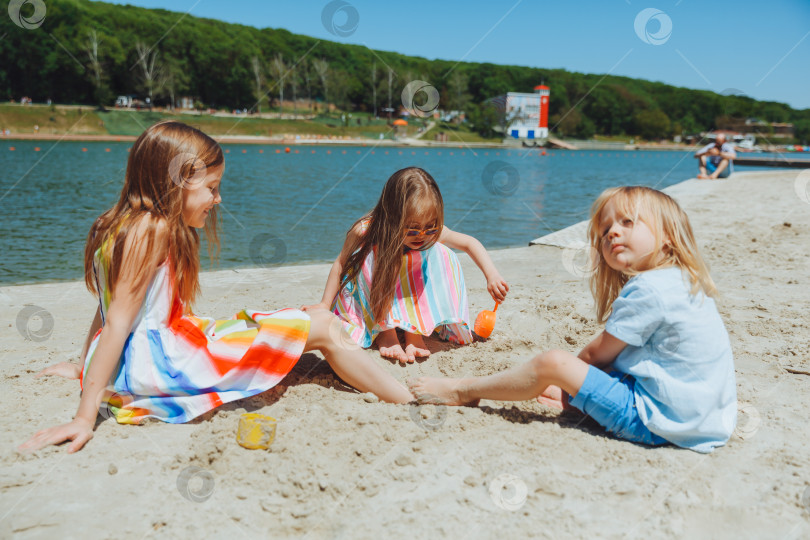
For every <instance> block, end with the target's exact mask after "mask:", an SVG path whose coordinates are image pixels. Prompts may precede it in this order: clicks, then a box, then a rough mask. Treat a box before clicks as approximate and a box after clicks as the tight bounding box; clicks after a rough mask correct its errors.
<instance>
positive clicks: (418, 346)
mask: <svg viewBox="0 0 810 540" xmlns="http://www.w3.org/2000/svg"><path fill="white" fill-rule="evenodd" d="M405 356H407V357H408V362H409V363H413V361H414V360H416V359H417V358H427V357H428V356H430V351H429V350H428V348H427V346H426V345H425V340H424V339H422V336H421V335H420V334H413V333H411V332H405Z"/></svg>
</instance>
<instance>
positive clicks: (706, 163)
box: [695, 133, 737, 180]
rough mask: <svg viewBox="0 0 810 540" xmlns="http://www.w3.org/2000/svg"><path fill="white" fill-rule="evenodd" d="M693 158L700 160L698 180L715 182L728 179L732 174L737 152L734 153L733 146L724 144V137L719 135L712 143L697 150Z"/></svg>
mask: <svg viewBox="0 0 810 540" xmlns="http://www.w3.org/2000/svg"><path fill="white" fill-rule="evenodd" d="M695 157H696V158H698V159H699V160H700V174H698V178H700V179H708V180H717V179H718V178H728V177H729V176H730V175H731V173H733V172H734V165H733V161H734V159H735V158H736V157H737V152H736V151H734V145H732V144H729V143H727V142H726V136H725V135H723V134H722V133H720V134H718V135H717V138H715V140H714V142H713V143H709V144H707V145H706V146H704V147H703V148H701V149H700V150H698V151H697V153H696V154H695Z"/></svg>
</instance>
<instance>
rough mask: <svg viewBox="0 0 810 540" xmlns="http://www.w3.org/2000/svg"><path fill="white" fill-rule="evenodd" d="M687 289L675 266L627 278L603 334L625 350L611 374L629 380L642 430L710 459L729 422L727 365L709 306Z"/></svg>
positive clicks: (721, 330) (732, 405)
mask: <svg viewBox="0 0 810 540" xmlns="http://www.w3.org/2000/svg"><path fill="white" fill-rule="evenodd" d="M690 289H691V285H690V283H689V281H688V279H687V277H686V274H682V273H681V270H680V268H677V267H670V268H662V269H658V270H649V271H647V272H643V273H641V274H639V275H637V276H634V277H633V278H631V279H630V280H629V281H628V282H627V283H626V284H625V286H624V287H623V288H622V290H621V292H620V293H619V297H618V298H617V299H616V300H615V301H614V302H613V311H612V313H611V315H610V317H609V318H608V321H607V324H606V325H605V330H606V331H607V332H608V333H609V334H611V335H612V336H614V337H616V338H618V339H620V340H622V341H624V342H625V343H627V347H625V349H624V350H623V351H622V352H621V353H620V354H619V356H618V357H616V360H615V362H614V365H613V368H614V369H616V370H618V371H621V372H622V373H628V374H630V375H632V376H633V377H634V378H635V379H636V386H635V399H636V407H637V410H638V414H639V417H640V418H641V420H642V422H644V424H645V425H646V426H647V428H648V429H649V430H650V431H651V432H653V433H655V434H656V435H660V436H661V437H663V438H665V439H666V440H668V441H670V442H672V443H674V444H676V445H678V446H681V447H683V448H689V449H691V450H695V451H697V452H711V451H712V450H713V449H714V448H715V447H717V446H723V445H724V444H725V443H726V441H728V439H729V437H730V436H731V433H732V432H733V431H734V426H735V425H736V421H737V387H736V383H735V378H734V359H733V357H732V354H731V344H730V343H729V338H728V332H727V331H726V327H725V325H724V324H723V321H722V320H721V319H720V314H719V313H718V312H717V307H716V305H715V303H714V300H713V299H712V298H709V297H707V296H705V295H703V294H702V293H698V294H697V295H694V296H693V295H691V294H690Z"/></svg>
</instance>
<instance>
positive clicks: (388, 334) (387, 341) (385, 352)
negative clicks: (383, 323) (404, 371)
mask: <svg viewBox="0 0 810 540" xmlns="http://www.w3.org/2000/svg"><path fill="white" fill-rule="evenodd" d="M375 341H376V342H377V347H379V349H380V354H381V355H382V356H384V357H385V358H393V359H394V360H399V361H400V363H402V364H404V363H405V362H407V361H408V355H407V354H405V351H404V350H403V349H402V345H400V344H399V337H397V331H396V329H395V328H390V329H388V330H384V331H382V332H380V333H379V334H377V339H375ZM411 362H413V360H411Z"/></svg>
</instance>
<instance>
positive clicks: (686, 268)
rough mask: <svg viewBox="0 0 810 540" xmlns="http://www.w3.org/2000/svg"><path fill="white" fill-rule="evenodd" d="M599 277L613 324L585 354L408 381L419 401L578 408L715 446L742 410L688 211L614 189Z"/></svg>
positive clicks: (602, 216) (624, 430) (642, 192)
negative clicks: (477, 374) (458, 376)
mask: <svg viewBox="0 0 810 540" xmlns="http://www.w3.org/2000/svg"><path fill="white" fill-rule="evenodd" d="M588 234H589V237H590V243H591V246H592V247H593V248H594V250H595V251H596V252H598V253H599V256H598V261H595V271H594V273H593V274H592V276H591V290H592V292H593V295H594V299H595V300H596V312H597V317H598V319H599V320H600V322H605V321H606V325H605V330H604V331H603V332H602V333H601V334H599V335H598V336H597V337H596V338H595V339H594V340H593V341H591V343H589V344H588V345H587V346H586V347H585V348H584V349H583V350H582V351H581V352H580V353H579V355H577V356H574V355H573V354H571V353H568V352H565V351H549V352H546V353H543V354H540V355H539V356H537V357H535V358H534V359H532V360H531V361H530V362H528V363H526V364H524V365H522V366H518V367H515V368H512V369H509V370H507V371H504V372H502V373H498V374H495V375H490V376H487V377H470V378H462V379H432V378H420V379H416V380H413V381H410V383H409V386H410V388H411V392H412V393H413V394H414V395H415V396H417V398H419V400H420V401H422V402H430V403H443V404H446V405H469V404H476V403H477V401H478V400H480V399H491V400H498V401H520V400H527V399H532V398H535V397H538V396H539V400H540V401H542V402H546V403H549V402H554V401H555V400H556V402H557V405H559V406H563V405H565V404H566V402H567V401H568V396H569V395H570V396H571V397H570V406H573V407H575V408H577V409H580V410H581V411H583V412H585V413H586V414H588V415H590V416H591V417H593V418H594V419H595V420H596V421H597V422H599V423H600V424H601V425H602V426H604V427H605V428H606V429H607V430H608V431H609V432H611V433H613V434H614V435H616V436H617V437H620V438H623V439H627V440H630V441H635V442H639V443H643V444H648V445H661V444H666V443H668V442H669V443H673V444H676V445H678V446H680V447H683V448H689V449H691V450H695V451H697V452H711V451H712V450H713V449H714V448H715V447H718V446H722V445H724V444H725V443H726V441H728V439H729V437H730V436H731V433H732V432H733V431H734V426H735V423H736V416H737V394H736V385H735V380H734V362H733V358H732V353H731V346H730V343H729V338H728V333H727V331H726V329H725V326H724V325H723V321H722V320H721V319H720V315H719V313H718V312H717V307H716V306H715V303H714V300H713V299H712V296H713V295H714V294H715V293H716V288H715V285H714V282H713V281H712V279H711V277H710V276H709V272H708V269H707V267H706V264H705V263H704V262H703V259H702V257H701V256H700V253H699V252H698V248H697V244H696V243H695V239H694V236H693V234H692V227H691V225H690V224H689V219H688V217H687V216H686V213H684V211H683V210H682V209H681V208H680V206H678V204H677V203H676V202H675V201H674V200H673V199H672V198H671V197H669V196H668V195H666V194H664V193H662V192H660V191H657V190H654V189H650V188H646V187H639V186H634V187H620V188H612V189H608V190H606V191H605V192H603V193H602V195H601V196H600V197H599V198H598V199H597V200H596V202H595V203H594V205H593V208H592V211H591V220H590V228H589V233H588Z"/></svg>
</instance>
